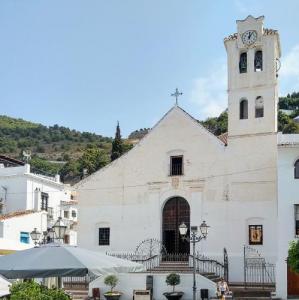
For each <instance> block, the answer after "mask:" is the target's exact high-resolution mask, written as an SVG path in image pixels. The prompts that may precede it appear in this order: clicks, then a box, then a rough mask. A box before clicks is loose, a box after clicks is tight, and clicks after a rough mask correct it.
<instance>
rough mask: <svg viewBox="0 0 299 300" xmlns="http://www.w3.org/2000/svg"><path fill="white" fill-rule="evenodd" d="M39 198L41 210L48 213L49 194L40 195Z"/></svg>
mask: <svg viewBox="0 0 299 300" xmlns="http://www.w3.org/2000/svg"><path fill="white" fill-rule="evenodd" d="M41 198H42V203H41V210H45V211H48V202H49V194H47V193H42V194H41Z"/></svg>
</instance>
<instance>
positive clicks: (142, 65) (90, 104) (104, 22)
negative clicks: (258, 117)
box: [0, 0, 299, 136]
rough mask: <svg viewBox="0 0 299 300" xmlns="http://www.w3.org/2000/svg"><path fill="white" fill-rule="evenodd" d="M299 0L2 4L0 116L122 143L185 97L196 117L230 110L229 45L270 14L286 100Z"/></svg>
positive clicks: (293, 82)
mask: <svg viewBox="0 0 299 300" xmlns="http://www.w3.org/2000/svg"><path fill="white" fill-rule="evenodd" d="M298 10H299V1H298V0H284V1H279V0H277V1H276V0H275V1H274V0H267V1H262V0H259V1H257V0H248V1H247V0H223V1H222V0H221V1H220V0H218V1H202V0H188V1H182V0H163V1H161V0H125V1H124V0H109V1H107V0H105V1H104V0H94V1H93V0H81V1H77V0H44V1H42V0H40V1H37V0H34V1H33V0H32V1H31V0H26V1H21V0H2V1H0V40H1V47H0V103H1V111H0V114H5V115H9V116H13V117H20V118H23V119H26V120H31V121H34V122H40V123H42V124H45V125H53V124H59V125H63V126H68V127H70V128H74V129H78V130H81V131H91V132H96V133H99V134H102V135H108V136H112V135H114V131H115V126H116V122H117V120H119V121H120V125H121V129H122V133H123V135H124V136H126V135H127V134H128V133H130V132H131V131H133V130H135V129H139V128H143V127H151V126H153V125H154V123H155V122H156V121H158V120H159V119H160V117H162V115H163V114H164V113H165V112H166V111H167V110H168V109H169V108H170V107H171V106H172V105H173V103H174V99H172V98H171V97H170V93H171V92H173V91H174V89H175V88H176V87H178V88H179V89H180V90H181V91H182V92H183V93H184V95H183V97H181V99H180V105H181V106H182V107H183V108H185V109H186V110H187V111H188V112H190V113H191V114H192V115H193V116H194V117H196V118H199V119H203V118H206V117H207V116H214V115H217V114H218V113H219V112H220V111H221V110H222V109H224V108H225V107H226V102H227V95H226V91H225V90H226V52H225V49H224V45H223V38H224V37H225V36H227V35H229V34H231V33H234V32H235V31H236V23H235V20H236V19H244V18H245V17H246V16H247V15H249V14H252V15H254V16H260V15H265V27H267V28H273V29H278V30H279V32H280V38H281V45H282V55H283V56H282V65H283V67H282V70H281V76H280V83H281V94H285V93H287V92H292V91H294V90H297V91H298V90H299V34H298V33H299V18H298Z"/></svg>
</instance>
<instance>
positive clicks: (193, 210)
mask: <svg viewBox="0 0 299 300" xmlns="http://www.w3.org/2000/svg"><path fill="white" fill-rule="evenodd" d="M263 19H264V18H263V17H259V18H253V17H251V16H249V17H247V18H246V19H245V20H242V21H237V27H238V32H237V33H236V34H233V35H230V36H229V37H227V38H225V39H224V44H225V48H226V51H227V58H228V115H229V126H228V135H227V136H226V138H225V140H224V139H223V136H222V138H221V139H220V138H218V137H216V136H214V135H213V134H211V133H210V132H209V131H207V130H206V129H205V128H204V127H203V126H201V124H200V123H199V122H198V121H197V120H195V119H193V118H192V116H190V115H189V114H188V113H187V112H185V111H184V110H183V109H182V108H180V107H179V106H177V105H175V106H174V107H173V108H171V109H170V110H169V111H168V112H167V113H166V114H165V115H164V117H163V118H162V119H161V120H160V121H159V122H158V123H157V124H156V125H155V126H154V127H153V129H152V130H151V131H150V132H149V133H148V134H147V135H146V136H145V137H144V138H143V139H142V140H141V141H140V142H139V143H138V144H137V145H136V146H135V147H134V148H133V149H132V150H131V151H129V152H128V153H127V154H125V155H123V156H122V157H120V158H119V159H117V160H115V161H113V162H112V163H111V164H110V165H108V166H106V167H105V168H103V169H101V170H99V171H98V172H96V173H94V174H93V175H91V176H89V177H87V178H86V179H84V180H82V181H81V182H80V183H79V184H78V185H77V189H78V199H79V209H80V216H79V217H80V220H79V221H80V222H79V229H78V234H79V235H78V237H79V239H78V244H79V245H80V246H82V247H87V248H90V249H93V250H99V251H129V252H134V251H135V249H136V247H137V245H139V244H140V243H141V242H142V241H144V240H146V239H150V238H154V239H157V240H159V241H161V243H163V244H164V245H165V247H166V250H167V251H168V253H177V252H180V253H189V252H190V248H189V247H190V246H189V243H187V242H184V241H182V239H181V238H180V236H179V231H178V226H179V225H180V224H181V223H182V222H184V223H185V224H186V225H187V226H188V227H189V226H190V225H200V224H201V223H202V221H204V220H205V221H206V222H207V224H208V225H210V226H211V228H210V232H209V236H208V238H207V240H205V241H202V242H201V243H200V251H201V252H202V253H204V254H206V255H208V256H212V257H216V258H217V259H218V260H219V261H221V260H222V259H223V248H224V247H225V248H226V249H227V252H228V257H229V272H230V273H229V276H230V281H237V282H242V281H243V280H244V278H243V277H244V269H243V262H244V257H243V253H244V252H243V245H247V246H250V247H251V248H254V249H256V250H257V251H258V252H259V253H260V254H261V255H262V257H264V258H265V259H266V261H267V262H272V263H274V262H276V259H277V231H276V228H277V227H276V225H277V176H276V167H277V103H278V80H277V69H276V63H277V60H278V59H279V57H280V43H279V35H278V32H277V31H276V30H271V29H265V28H264V26H263Z"/></svg>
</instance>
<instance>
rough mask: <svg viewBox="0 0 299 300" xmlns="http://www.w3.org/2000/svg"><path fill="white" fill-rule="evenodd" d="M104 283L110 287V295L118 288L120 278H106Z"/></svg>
mask: <svg viewBox="0 0 299 300" xmlns="http://www.w3.org/2000/svg"><path fill="white" fill-rule="evenodd" d="M104 283H105V284H106V285H108V286H110V293H112V292H113V289H114V288H115V287H116V285H117V283H118V278H117V277H116V276H115V275H108V276H106V277H105V279H104Z"/></svg>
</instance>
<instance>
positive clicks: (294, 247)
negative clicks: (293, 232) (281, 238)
mask: <svg viewBox="0 0 299 300" xmlns="http://www.w3.org/2000/svg"><path fill="white" fill-rule="evenodd" d="M288 264H289V266H290V268H291V270H292V271H294V272H296V273H299V240H298V241H296V242H295V241H293V242H291V243H290V247H289V253H288Z"/></svg>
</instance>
